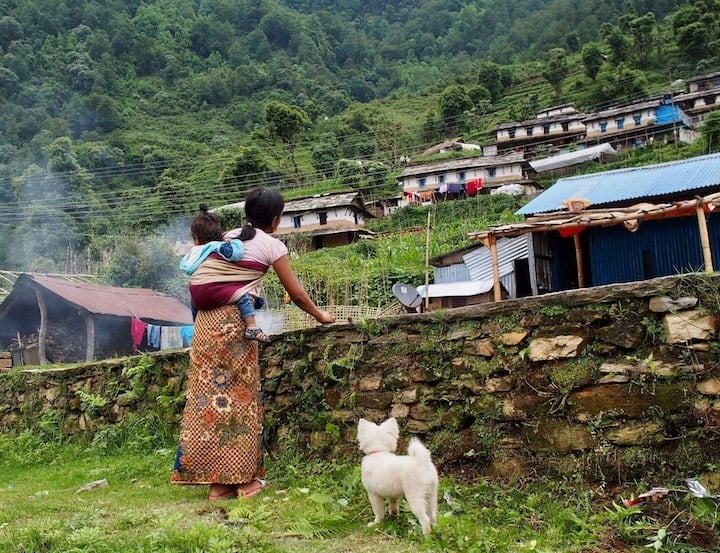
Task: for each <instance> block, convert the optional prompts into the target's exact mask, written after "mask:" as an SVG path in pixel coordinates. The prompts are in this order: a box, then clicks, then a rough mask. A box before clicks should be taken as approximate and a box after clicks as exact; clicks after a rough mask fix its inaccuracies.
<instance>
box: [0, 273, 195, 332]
mask: <svg viewBox="0 0 720 553" xmlns="http://www.w3.org/2000/svg"><path fill="white" fill-rule="evenodd" d="M29 288H31V289H36V288H37V289H41V290H43V291H47V292H50V293H52V294H54V295H55V296H57V297H58V298H61V299H63V300H64V301H65V302H67V303H69V304H70V305H72V306H73V307H75V308H76V309H77V310H78V311H79V312H80V313H89V314H96V315H110V316H116V317H134V318H136V319H140V320H142V321H145V322H146V323H151V324H156V325H165V326H172V325H178V326H181V325H190V324H192V322H193V321H192V314H191V312H190V308H189V307H188V306H187V305H185V304H184V303H182V302H181V301H180V300H177V299H175V298H173V297H172V296H169V295H167V294H161V293H160V292H155V291H154V290H148V289H147V288H116V287H113V286H99V285H97V284H87V283H83V282H69V281H67V280H65V279H62V278H58V277H49V276H43V275H30V274H22V275H20V276H19V277H18V279H17V280H16V281H15V286H14V287H13V290H12V292H10V295H9V296H8V297H7V298H6V299H5V301H4V302H3V303H2V304H0V319H3V318H4V317H5V316H6V315H7V313H8V311H9V310H10V309H12V308H13V306H14V305H17V304H18V303H20V302H23V301H24V300H23V299H22V298H26V297H27V293H28V289H29Z"/></svg>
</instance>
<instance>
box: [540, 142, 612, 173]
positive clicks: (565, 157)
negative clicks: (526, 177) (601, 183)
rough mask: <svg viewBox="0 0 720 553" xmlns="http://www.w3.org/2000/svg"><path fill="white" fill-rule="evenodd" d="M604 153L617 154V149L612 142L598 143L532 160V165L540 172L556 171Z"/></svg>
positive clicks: (590, 159)
mask: <svg viewBox="0 0 720 553" xmlns="http://www.w3.org/2000/svg"><path fill="white" fill-rule="evenodd" d="M603 154H610V155H612V154H617V151H616V150H615V149H614V148H613V147H612V146H611V145H610V144H607V143H605V144H598V145H596V146H591V147H589V148H585V149H583V150H575V151H574V152H568V153H565V154H559V155H556V156H552V157H546V158H544V159H537V160H535V161H531V162H530V167H532V168H533V169H534V170H535V171H536V172H538V173H544V172H546V171H554V170H555V169H562V168H563V167H569V166H570V165H577V164H578V163H584V162H586V161H592V160H593V159H597V158H599V157H600V156H602V155H603Z"/></svg>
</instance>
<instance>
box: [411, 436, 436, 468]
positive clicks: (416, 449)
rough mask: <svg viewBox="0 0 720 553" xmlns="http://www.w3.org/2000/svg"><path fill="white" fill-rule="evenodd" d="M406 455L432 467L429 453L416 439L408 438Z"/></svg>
mask: <svg viewBox="0 0 720 553" xmlns="http://www.w3.org/2000/svg"><path fill="white" fill-rule="evenodd" d="M408 455H410V457H415V459H417V460H418V461H420V462H422V463H425V464H429V465H432V460H431V459H430V451H429V450H428V448H426V447H425V446H424V445H423V444H422V442H421V441H420V440H418V439H417V438H410V444H409V445H408Z"/></svg>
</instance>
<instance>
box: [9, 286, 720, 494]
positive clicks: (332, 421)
mask: <svg viewBox="0 0 720 553" xmlns="http://www.w3.org/2000/svg"><path fill="white" fill-rule="evenodd" d="M719 289H720V277H716V276H714V275H683V276H677V277H665V278H661V279H655V280H651V281H646V282H642V283H631V284H623V285H611V286H603V287H597V288H589V289H585V290H575V291H570V292H563V293H555V294H548V295H545V296H539V297H535V298H526V299H522V300H512V301H503V302H500V303H497V304H496V303H490V304H483V305H478V306H470V307H465V308H459V309H453V310H447V311H441V312H433V313H426V314H413V315H400V316H395V317H387V318H381V319H370V320H366V321H361V322H358V323H351V322H347V323H342V324H335V325H330V326H322V327H316V328H312V329H307V330H304V331H295V332H289V333H286V334H283V335H282V336H279V337H276V339H275V341H274V342H273V344H271V345H270V346H267V347H264V348H263V350H262V354H261V367H262V370H263V375H264V392H265V394H264V395H265V402H266V434H267V443H268V448H269V450H270V452H271V453H272V452H273V451H277V450H280V449H285V448H291V449H293V450H298V451H300V452H302V453H303V454H305V455H316V456H330V455H332V456H336V457H337V456H341V457H342V456H344V457H348V458H353V457H354V458H355V459H357V458H358V453H357V451H356V445H355V429H356V425H357V420H358V418H359V417H361V416H362V417H365V418H369V419H371V420H375V421H381V420H384V419H385V418H387V417H389V416H394V417H396V418H397V419H398V421H399V423H400V427H401V432H402V436H403V439H402V440H401V448H404V447H405V446H406V444H407V439H408V438H409V437H410V436H411V435H419V436H420V437H421V438H422V439H423V440H424V441H425V442H426V443H427V444H428V446H429V447H430V449H431V451H432V453H433V457H434V460H435V462H436V464H437V465H438V467H439V468H440V470H441V471H445V472H460V471H462V472H463V473H464V474H468V475H469V476H473V477H474V476H480V475H490V476H495V477H502V478H507V479H514V478H528V477H529V478H532V477H534V476H548V475H550V476H553V475H558V476H561V477H563V478H565V477H568V475H573V476H575V477H578V478H582V479H584V480H591V481H599V482H603V483H612V482H618V481H628V480H634V479H639V478H647V477H648V476H649V475H656V476H657V477H658V478H663V477H667V476H671V475H673V474H675V475H677V474H682V475H685V476H694V475H698V474H702V473H706V472H709V471H712V470H714V468H715V467H716V466H717V463H718V459H720V455H719V453H720V434H718V432H717V431H716V429H717V428H718V427H720V368H719V367H718V361H719V360H720V341H718V335H717V330H716V320H718V317H720V294H719V293H718V291H719ZM186 370H187V352H186V351H179V352H173V353H166V354H154V355H152V356H142V357H137V358H127V359H122V360H115V361H113V360H110V361H105V362H103V363H94V364H92V365H84V366H75V367H71V368H55V369H52V370H24V371H19V370H13V371H11V372H10V373H5V374H2V375H0V429H2V430H3V431H4V432H17V431H20V430H22V429H24V428H31V427H32V426H33V425H37V424H42V423H43V420H45V421H46V422H47V419H48V418H49V417H50V416H51V415H52V416H54V417H60V418H61V421H62V422H61V424H62V428H63V431H64V432H66V433H77V432H92V431H94V430H96V429H99V428H101V427H102V426H103V425H106V424H113V423H115V422H117V421H119V420H122V419H123V418H125V417H127V416H128V415H129V414H133V415H135V414H139V415H142V414H143V413H147V412H150V411H152V412H155V413H159V414H160V416H162V417H163V418H165V419H167V420H168V421H171V422H172V423H173V424H177V422H178V421H179V413H180V412H181V409H182V390H183V386H184V380H183V378H184V374H185V371H186Z"/></svg>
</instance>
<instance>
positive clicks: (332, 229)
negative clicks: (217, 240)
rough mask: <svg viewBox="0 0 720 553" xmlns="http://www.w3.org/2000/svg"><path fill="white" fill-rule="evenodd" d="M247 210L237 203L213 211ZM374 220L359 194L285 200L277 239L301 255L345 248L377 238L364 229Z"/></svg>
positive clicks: (276, 234) (242, 204)
mask: <svg viewBox="0 0 720 553" xmlns="http://www.w3.org/2000/svg"><path fill="white" fill-rule="evenodd" d="M244 207H245V202H237V203H234V204H228V205H224V206H220V207H217V208H215V209H213V211H214V212H215V213H219V214H221V213H222V212H224V211H240V212H243V209H244ZM374 217H375V215H374V214H373V213H372V211H371V210H370V209H368V207H367V206H366V205H365V202H364V200H363V196H362V194H361V193H360V192H345V193H340V194H318V195H315V196H312V197H309V198H302V199H299V200H289V201H286V202H285V209H284V210H283V214H282V217H281V219H280V224H279V226H278V228H277V230H276V231H275V233H274V236H276V237H277V238H279V239H280V240H282V241H283V242H288V241H290V240H292V241H293V250H294V251H300V252H303V251H305V252H308V251H315V250H319V249H320V248H332V247H336V246H345V245H347V244H350V243H352V242H355V241H357V240H359V239H361V238H370V239H373V238H375V234H374V233H373V232H372V231H370V230H368V229H366V228H365V222H366V221H367V220H368V219H372V218H374Z"/></svg>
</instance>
